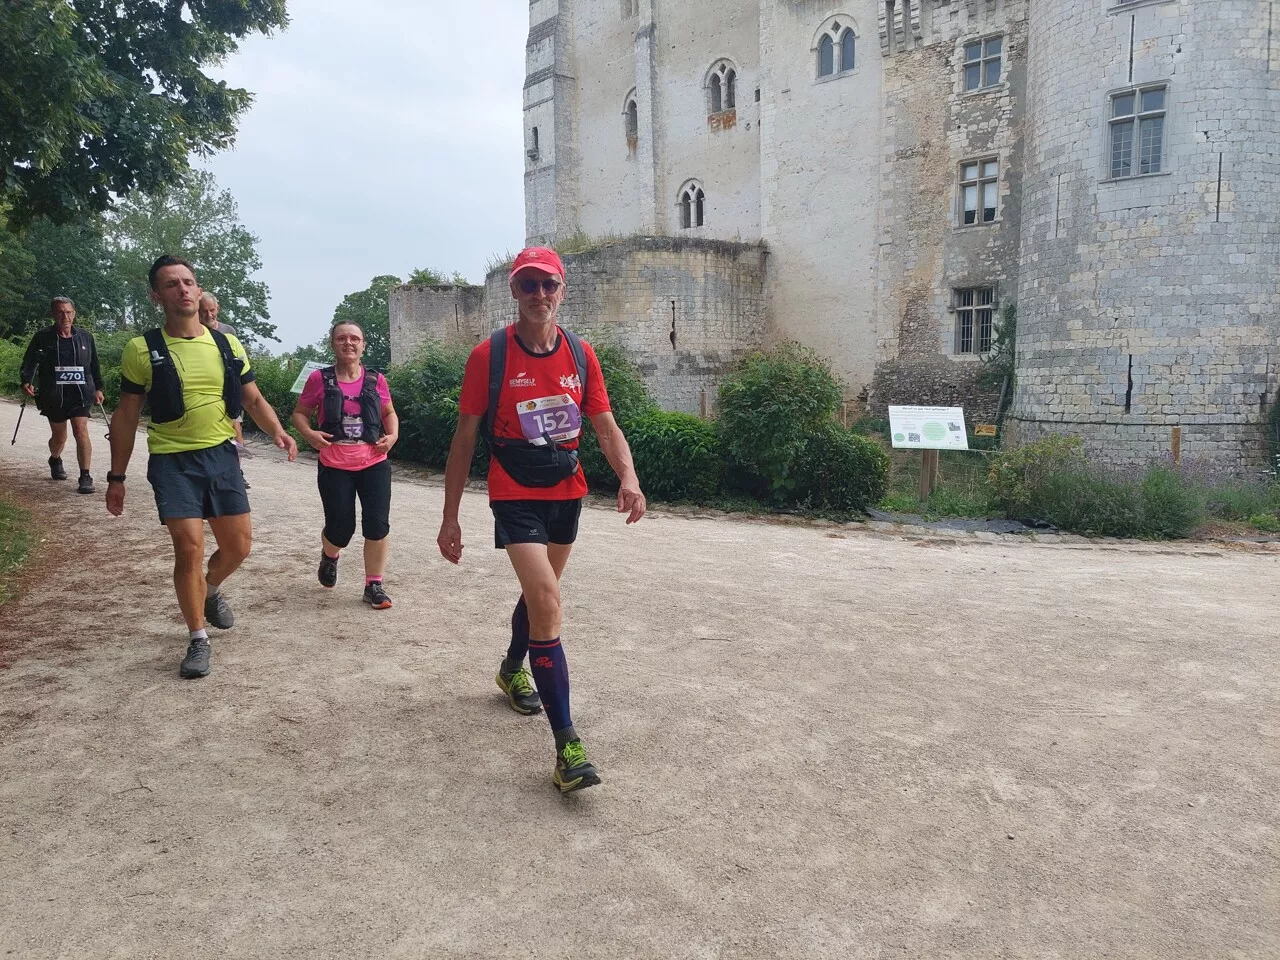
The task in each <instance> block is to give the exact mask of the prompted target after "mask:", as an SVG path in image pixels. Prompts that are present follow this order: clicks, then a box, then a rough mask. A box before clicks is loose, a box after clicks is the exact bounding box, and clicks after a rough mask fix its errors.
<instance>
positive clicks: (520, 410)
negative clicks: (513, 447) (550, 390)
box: [516, 393, 582, 446]
mask: <svg viewBox="0 0 1280 960" xmlns="http://www.w3.org/2000/svg"><path fill="white" fill-rule="evenodd" d="M516 414H517V415H518V416H519V418H520V432H521V433H523V434H524V438H525V439H526V440H528V441H529V442H530V443H533V444H536V445H539V446H542V445H545V444H546V442H547V438H548V437H550V438H551V439H552V440H553V441H555V442H556V443H563V442H564V441H566V440H572V439H573V438H574V437H576V436H577V435H578V434H580V433H581V432H582V414H581V413H580V412H579V410H578V405H577V404H576V403H574V402H573V397H571V396H569V395H568V394H567V393H561V394H558V395H557V396H554V397H539V398H538V399H537V400H521V401H520V402H519V403H517V404H516Z"/></svg>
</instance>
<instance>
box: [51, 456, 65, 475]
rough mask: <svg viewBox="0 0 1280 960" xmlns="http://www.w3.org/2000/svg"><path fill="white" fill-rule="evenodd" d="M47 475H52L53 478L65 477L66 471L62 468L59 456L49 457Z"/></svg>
mask: <svg viewBox="0 0 1280 960" xmlns="http://www.w3.org/2000/svg"><path fill="white" fill-rule="evenodd" d="M49 476H51V477H53V479H55V480H65V479H67V471H66V470H64V469H62V458H61V457H50V458H49Z"/></svg>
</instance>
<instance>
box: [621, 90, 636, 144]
mask: <svg viewBox="0 0 1280 960" xmlns="http://www.w3.org/2000/svg"><path fill="white" fill-rule="evenodd" d="M622 128H623V133H624V134H625V135H626V138H627V149H628V150H629V151H631V152H632V153H635V152H636V146H637V145H638V144H639V142H640V108H639V107H638V106H637V104H636V92H635V90H634V89H633V90H632V91H631V92H630V93H628V94H627V99H626V102H625V103H624V104H623V106H622Z"/></svg>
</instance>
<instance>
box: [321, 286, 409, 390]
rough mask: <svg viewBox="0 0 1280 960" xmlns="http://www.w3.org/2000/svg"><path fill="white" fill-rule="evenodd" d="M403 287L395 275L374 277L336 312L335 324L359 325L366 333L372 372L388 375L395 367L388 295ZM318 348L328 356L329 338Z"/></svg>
mask: <svg viewBox="0 0 1280 960" xmlns="http://www.w3.org/2000/svg"><path fill="white" fill-rule="evenodd" d="M400 283H401V280H400V278H399V277H395V276H392V275H391V274H382V275H381V276H377V277H374V278H373V280H371V281H370V282H369V286H368V287H366V288H365V289H363V290H359V291H357V292H355V293H349V294H347V295H346V296H345V297H343V298H342V302H341V303H340V304H338V308H337V309H336V310H334V311H333V322H334V323H335V324H336V323H358V324H360V326H361V327H362V328H363V329H364V341H365V349H364V363H365V366H367V367H368V368H369V369H371V370H383V371H386V370H388V369H390V367H391V321H390V317H389V314H388V307H387V295H388V294H389V293H390V292H391V288H392V287H398V286H400ZM316 346H317V347H319V348H320V349H322V350H324V351H325V352H326V354H328V351H329V337H328V334H326V335H325V337H324V339H323V340H322V341H321V342H320V343H318V344H317V345H316Z"/></svg>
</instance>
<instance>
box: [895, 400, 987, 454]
mask: <svg viewBox="0 0 1280 960" xmlns="http://www.w3.org/2000/svg"><path fill="white" fill-rule="evenodd" d="M889 433H890V435H891V436H892V437H893V445H894V446H895V447H904V448H906V449H908V450H968V449H969V438H968V436H967V435H966V434H965V429H964V409H963V408H961V407H890V408H889Z"/></svg>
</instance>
